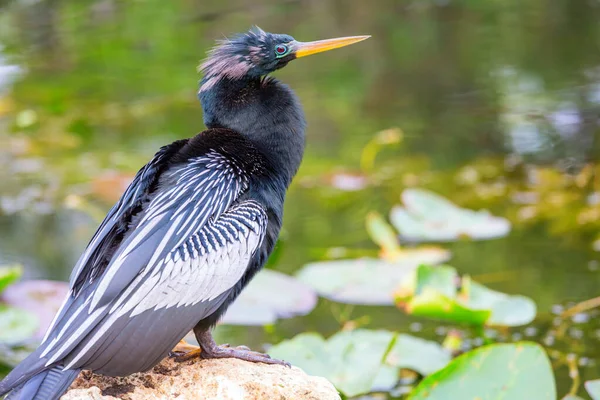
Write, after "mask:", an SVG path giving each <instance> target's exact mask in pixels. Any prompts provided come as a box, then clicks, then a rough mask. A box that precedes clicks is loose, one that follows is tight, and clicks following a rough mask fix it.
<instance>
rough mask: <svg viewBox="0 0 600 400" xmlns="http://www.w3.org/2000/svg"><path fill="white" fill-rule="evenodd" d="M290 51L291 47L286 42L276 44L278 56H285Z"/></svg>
mask: <svg viewBox="0 0 600 400" xmlns="http://www.w3.org/2000/svg"><path fill="white" fill-rule="evenodd" d="M288 52H289V48H288V47H287V46H286V45H285V44H278V45H277V46H275V55H276V56H277V57H283V56H285V55H286V54H287V53H288Z"/></svg>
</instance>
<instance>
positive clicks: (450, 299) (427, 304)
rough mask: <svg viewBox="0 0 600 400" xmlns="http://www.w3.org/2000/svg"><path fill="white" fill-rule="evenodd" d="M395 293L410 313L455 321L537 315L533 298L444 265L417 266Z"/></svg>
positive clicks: (515, 322) (507, 322) (517, 321)
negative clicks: (494, 286) (502, 289)
mask: <svg viewBox="0 0 600 400" xmlns="http://www.w3.org/2000/svg"><path fill="white" fill-rule="evenodd" d="M457 286H460V291H459V290H458V289H457ZM396 293H397V294H398V296H397V299H396V300H397V304H398V306H399V307H400V308H402V309H404V310H405V311H406V312H407V313H409V314H412V315H417V316H422V317H429V318H435V319H441V320H446V321H452V322H457V323H466V324H471V325H501V326H519V325H525V324H528V323H530V322H531V321H533V319H534V318H535V315H536V306H535V303H534V302H533V300H531V299H529V298H527V297H525V296H520V295H515V296H509V295H507V294H504V293H500V292H497V291H494V290H491V289H488V288H487V287H485V286H483V285H481V284H479V283H477V282H473V281H472V280H471V279H470V278H469V277H468V276H464V277H463V278H462V279H459V277H458V274H457V273H456V270H455V269H454V268H453V267H450V266H445V265H442V266H437V267H436V266H428V265H421V266H419V267H418V268H417V270H416V273H415V274H414V275H412V276H409V277H408V278H407V280H406V281H404V282H403V283H402V284H401V285H400V288H399V290H398V291H397V292H396Z"/></svg>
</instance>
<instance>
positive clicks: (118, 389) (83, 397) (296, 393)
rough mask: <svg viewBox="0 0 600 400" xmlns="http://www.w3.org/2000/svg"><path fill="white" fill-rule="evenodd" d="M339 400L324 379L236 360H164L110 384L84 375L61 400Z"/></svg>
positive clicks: (287, 369)
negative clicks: (146, 370)
mask: <svg viewBox="0 0 600 400" xmlns="http://www.w3.org/2000/svg"><path fill="white" fill-rule="evenodd" d="M150 399H152V400H170V399H178V400H197V399H203V400H217V399H219V400H262V399H265V400H266V399H269V400H271V399H276V400H292V399H293V400H339V399H340V396H339V394H338V392H337V390H335V388H334V387H333V385H332V384H331V383H330V382H329V381H327V380H326V379H325V378H321V377H315V376H309V375H307V374H306V373H305V372H304V371H302V370H301V369H300V368H297V367H292V368H287V367H284V366H281V365H267V364H258V363H257V364H255V363H249V362H245V361H241V360H237V359H221V360H201V361H200V360H197V361H188V362H184V363H177V362H175V361H174V360H173V359H171V358H166V359H165V360H163V361H162V362H161V363H160V364H159V365H157V366H156V367H154V368H153V369H152V370H151V371H149V372H141V373H138V374H134V375H131V376H128V377H125V378H112V377H107V376H102V375H95V374H92V373H91V372H88V371H84V372H82V373H81V374H79V377H77V379H76V380H75V382H73V385H71V388H70V390H69V391H68V392H67V393H66V394H65V395H64V396H63V397H62V398H61V400H150Z"/></svg>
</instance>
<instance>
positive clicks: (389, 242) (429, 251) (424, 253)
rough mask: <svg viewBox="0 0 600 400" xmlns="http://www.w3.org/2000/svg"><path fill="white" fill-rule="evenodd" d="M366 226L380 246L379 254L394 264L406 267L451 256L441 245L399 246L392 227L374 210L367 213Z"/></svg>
mask: <svg viewBox="0 0 600 400" xmlns="http://www.w3.org/2000/svg"><path fill="white" fill-rule="evenodd" d="M366 228H367V233H368V234H369V236H370V237H371V240H373V242H375V243H376V244H377V245H378V246H379V247H380V248H381V256H382V257H383V258H384V259H385V260H386V261H389V262H393V263H394V264H397V265H401V266H408V267H414V266H416V265H419V264H439V263H442V262H446V261H448V260H449V259H450V257H451V253H450V251H448V250H446V249H443V248H441V247H436V246H419V247H417V248H404V247H401V246H400V244H399V242H398V235H397V234H396V232H394V228H392V226H391V225H389V224H388V223H387V222H386V221H385V219H384V218H383V217H382V216H381V215H380V214H378V213H376V212H371V213H369V215H367V221H366Z"/></svg>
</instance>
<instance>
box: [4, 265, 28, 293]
mask: <svg viewBox="0 0 600 400" xmlns="http://www.w3.org/2000/svg"><path fill="white" fill-rule="evenodd" d="M22 274H23V269H22V268H21V266H19V265H11V266H0V293H2V291H3V290H4V289H5V288H6V287H7V286H8V285H10V284H11V283H14V282H16V281H17V280H19V278H20V277H21V275H22Z"/></svg>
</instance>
